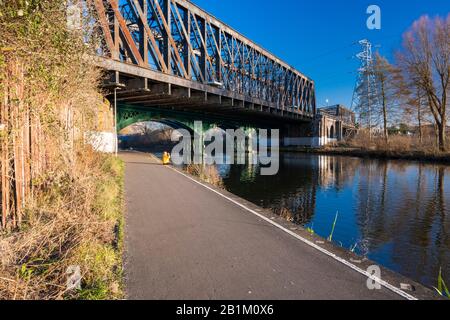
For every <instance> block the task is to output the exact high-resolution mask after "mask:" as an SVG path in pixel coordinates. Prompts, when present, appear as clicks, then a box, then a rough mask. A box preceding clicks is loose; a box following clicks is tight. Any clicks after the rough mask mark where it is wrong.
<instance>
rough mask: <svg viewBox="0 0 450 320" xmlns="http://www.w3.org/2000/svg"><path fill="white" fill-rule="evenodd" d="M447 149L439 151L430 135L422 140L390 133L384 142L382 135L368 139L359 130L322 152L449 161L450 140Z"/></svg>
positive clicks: (366, 135)
mask: <svg viewBox="0 0 450 320" xmlns="http://www.w3.org/2000/svg"><path fill="white" fill-rule="evenodd" d="M447 150H449V151H447V152H442V151H439V148H438V145H437V142H436V138H435V137H434V136H432V135H426V136H424V137H423V139H422V142H421V141H420V140H419V138H418V137H417V136H414V135H412V136H407V135H391V136H390V137H389V139H388V143H386V142H385V139H384V138H383V137H382V136H375V137H372V138H371V139H370V138H369V135H368V134H367V132H364V131H360V132H359V133H358V134H357V135H356V136H355V137H354V138H352V139H350V140H347V141H344V142H341V143H338V144H336V145H334V146H328V147H325V148H323V150H322V152H327V153H337V154H351V155H356V156H369V157H380V158H394V159H408V160H426V161H439V162H450V142H449V145H448V147H447Z"/></svg>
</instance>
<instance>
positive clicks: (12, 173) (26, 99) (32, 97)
mask: <svg viewBox="0 0 450 320" xmlns="http://www.w3.org/2000/svg"><path fill="white" fill-rule="evenodd" d="M71 3H72V4H75V5H76V4H77V1H71ZM78 8H81V9H82V10H80V11H78V12H79V13H80V14H79V15H78V18H80V20H81V21H83V22H87V23H88V26H89V27H88V28H83V29H81V28H79V29H77V28H75V29H70V28H67V22H68V19H67V18H68V17H67V2H66V1H65V0H30V1H22V0H8V1H0V124H1V127H0V129H1V130H0V132H1V136H0V151H1V157H0V168H1V177H2V181H1V200H0V201H1V207H2V220H1V224H0V225H1V227H0V297H1V298H2V299H114V298H121V297H122V293H121V292H122V290H121V272H122V271H121V270H122V267H121V250H122V248H121V246H122V245H121V243H122V240H121V238H122V225H123V222H122V214H121V212H122V179H123V164H122V163H121V161H120V160H119V159H116V158H113V157H111V156H108V155H102V154H98V153H97V152H95V151H93V150H92V149H91V147H90V146H89V145H88V144H86V137H87V136H88V135H89V134H90V133H91V132H92V131H95V130H99V129H100V128H99V125H100V124H99V121H98V119H99V113H100V112H102V110H103V109H104V108H105V103H104V101H103V97H102V95H101V93H100V92H99V90H98V84H99V82H100V79H101V75H100V72H99V71H98V70H96V69H95V68H93V67H92V66H91V65H90V64H89V62H88V61H87V60H86V59H85V57H86V55H87V54H89V53H91V52H93V50H95V49H96V45H95V41H94V38H95V37H94V36H93V35H94V33H95V32H94V31H95V24H94V23H92V21H93V20H92V17H91V15H90V12H91V11H90V8H88V7H78ZM72 12H75V13H76V12H77V10H72ZM72 18H73V17H72ZM75 18H77V15H75ZM72 22H74V21H72ZM75 25H76V23H75ZM82 30H83V31H82ZM86 32H90V34H89V37H88V36H87V34H86ZM87 39H90V40H89V41H87ZM91 40H92V41H91ZM110 125H111V126H112V123H111V124H110ZM74 270H75V271H76V270H79V271H80V275H81V288H80V289H76V288H74V289H71V288H70V286H69V287H68V285H67V281H68V279H69V278H70V276H71V275H72V272H74Z"/></svg>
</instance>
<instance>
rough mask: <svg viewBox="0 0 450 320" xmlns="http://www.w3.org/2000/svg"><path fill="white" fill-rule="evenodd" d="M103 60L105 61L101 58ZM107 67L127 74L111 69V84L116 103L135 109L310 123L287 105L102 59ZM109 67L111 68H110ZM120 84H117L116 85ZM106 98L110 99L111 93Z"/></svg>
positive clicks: (258, 121)
mask: <svg viewBox="0 0 450 320" xmlns="http://www.w3.org/2000/svg"><path fill="white" fill-rule="evenodd" d="M104 61H106V60H104ZM106 62H107V63H108V65H109V67H112V65H114V66H115V68H116V69H119V70H121V71H126V72H128V73H120V72H113V73H112V74H111V77H112V79H111V80H112V81H111V82H110V83H109V85H110V86H111V87H117V91H116V101H117V103H118V104H119V105H126V106H127V107H133V106H134V107H136V108H140V109H142V108H146V107H148V108H149V109H150V108H152V109H153V108H160V109H168V110H175V111H181V112H188V113H191V114H198V120H202V118H204V117H210V118H211V117H213V118H214V117H216V118H217V117H218V118H224V119H228V120H231V121H236V122H241V123H252V124H260V125H264V126H265V127H277V126H280V125H281V124H283V123H298V122H310V121H312V117H311V116H310V115H309V114H307V113H302V112H298V111H296V110H292V109H291V108H284V109H280V108H278V107H277V106H275V105H270V104H265V103H264V102H263V101H260V100H258V99H255V98H252V97H245V96H243V95H239V94H230V93H229V92H228V91H226V90H220V89H217V88H209V87H201V86H198V85H196V86H193V87H192V86H185V85H189V83H185V82H184V81H180V80H179V79H177V78H175V77H172V79H164V78H165V75H157V77H156V78H157V79H158V80H162V81H155V80H152V79H153V78H154V77H152V75H151V74H146V76H149V77H142V74H138V75H137V76H136V75H135V74H136V73H135V74H134V75H132V74H130V73H132V72H133V68H135V66H131V65H126V64H124V63H118V62H113V61H106ZM111 64H112V65H111ZM110 70H111V69H110ZM141 71H142V70H141ZM144 71H148V70H144ZM119 84H120V85H119ZM108 98H109V99H110V101H111V102H114V92H113V90H111V91H110V94H109V95H108Z"/></svg>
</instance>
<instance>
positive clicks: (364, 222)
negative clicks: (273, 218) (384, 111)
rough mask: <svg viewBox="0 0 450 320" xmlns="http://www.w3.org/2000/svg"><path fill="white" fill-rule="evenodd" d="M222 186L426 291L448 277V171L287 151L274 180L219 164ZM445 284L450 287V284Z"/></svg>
mask: <svg viewBox="0 0 450 320" xmlns="http://www.w3.org/2000/svg"><path fill="white" fill-rule="evenodd" d="M218 169H219V172H220V175H221V177H222V178H223V183H224V186H225V188H226V189H227V190H228V191H230V192H232V193H234V194H236V195H238V196H240V197H242V198H244V199H246V200H249V201H251V202H253V203H255V204H257V205H259V206H261V207H264V208H270V209H272V210H273V211H274V212H276V213H278V214H282V215H283V216H284V217H286V218H287V219H290V220H292V221H293V223H297V224H300V225H302V226H305V227H308V228H311V229H312V230H314V232H315V233H316V234H318V235H319V236H322V237H324V238H327V237H328V236H329V235H330V233H331V229H332V226H333V221H334V220H335V218H336V214H337V221H336V225H335V229H334V233H333V237H332V241H333V242H335V243H336V244H337V245H340V246H342V247H344V248H348V249H352V250H354V251H355V252H357V253H358V254H360V255H363V256H366V257H367V258H369V259H371V260H373V261H375V262H377V263H379V264H381V265H383V266H385V267H387V268H389V269H391V270H393V271H396V272H399V273H401V274H403V275H405V276H407V277H409V278H412V279H414V280H416V281H418V282H420V283H422V284H425V285H427V286H435V287H436V286H437V278H438V274H439V269H440V268H441V267H442V272H443V276H444V278H445V279H450V234H449V232H450V166H445V165H438V164H422V163H418V162H411V161H397V160H396V161H386V160H373V159H371V160H369V159H361V158H353V157H342V156H325V155H310V154H300V153H282V154H281V155H280V170H279V172H278V174H277V175H275V176H262V175H260V174H259V167H258V166H253V165H231V166H230V165H220V166H218ZM447 283H448V281H447Z"/></svg>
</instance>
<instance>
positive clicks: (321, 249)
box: [168, 167, 418, 300]
mask: <svg viewBox="0 0 450 320" xmlns="http://www.w3.org/2000/svg"><path fill="white" fill-rule="evenodd" d="M168 168H170V169H172V170H173V171H175V172H176V173H178V174H181V175H182V176H184V177H186V178H188V179H189V180H191V181H193V182H195V183H197V184H199V185H201V186H203V187H204V188H206V189H208V190H210V191H212V192H214V193H216V194H218V195H219V196H221V197H222V198H225V199H227V200H228V201H230V202H232V203H234V204H236V205H237V206H239V207H241V208H242V209H244V210H247V211H248V212H250V213H253V214H254V215H256V216H258V217H259V218H261V219H263V220H264V221H266V222H268V223H270V224H272V225H273V226H275V227H277V228H278V229H281V230H283V231H284V232H286V233H288V234H290V235H291V236H293V237H294V238H296V239H298V240H300V241H302V242H303V243H305V244H307V245H308V246H310V247H313V248H314V249H316V250H318V251H320V252H322V253H324V254H326V255H327V256H329V257H331V258H333V259H334V260H336V261H338V262H340V263H342V264H344V265H346V266H347V267H349V268H350V269H353V270H354V271H356V272H359V273H360V274H362V275H364V276H366V277H367V278H371V279H372V280H374V281H376V282H378V283H379V284H380V285H382V286H383V287H385V288H387V289H389V290H391V291H392V292H394V293H396V294H398V295H400V296H402V297H403V298H405V299H408V300H418V299H417V298H416V297H414V296H412V295H410V294H409V293H406V292H404V291H403V290H401V289H399V288H397V287H395V286H393V285H391V284H390V283H388V282H386V281H384V280H382V279H379V278H377V277H374V276H372V275H371V274H370V273H369V272H367V271H366V270H363V269H361V268H359V267H358V266H356V265H354V264H353V263H351V262H349V261H347V260H345V259H343V258H341V257H339V256H337V255H336V254H334V253H332V252H330V251H328V250H326V249H324V248H322V247H320V246H318V245H317V244H315V243H313V242H311V241H309V240H308V239H305V238H303V237H302V236H300V235H298V234H296V233H295V232H292V231H291V230H289V229H286V228H285V227H283V226H282V225H280V224H278V223H276V222H274V221H273V220H271V219H269V218H267V217H265V216H263V215H262V214H260V213H258V212H256V211H255V210H253V209H250V208H249V207H247V206H245V205H243V204H242V203H239V202H238V201H236V200H234V199H232V198H230V197H228V196H226V195H224V194H222V193H220V192H219V191H217V190H214V189H213V188H211V187H209V186H208V185H206V184H203V183H201V182H200V181H197V180H195V179H194V178H192V177H190V176H189V175H187V174H184V173H182V172H180V171H179V170H177V169H175V168H172V167H168Z"/></svg>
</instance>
